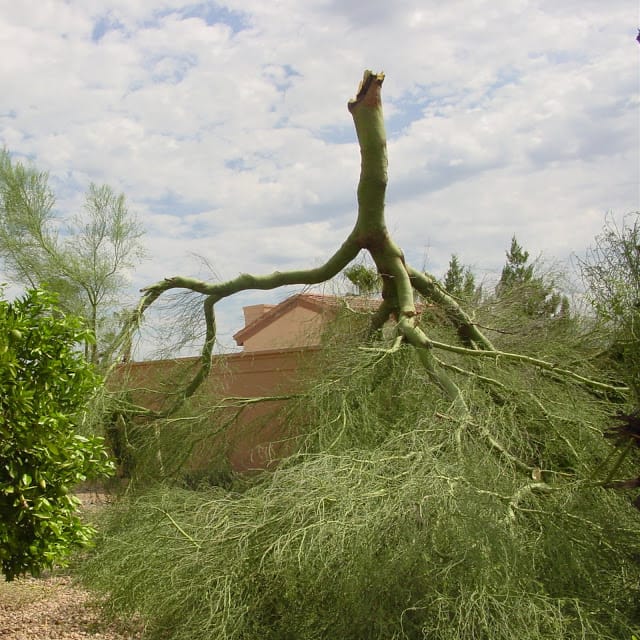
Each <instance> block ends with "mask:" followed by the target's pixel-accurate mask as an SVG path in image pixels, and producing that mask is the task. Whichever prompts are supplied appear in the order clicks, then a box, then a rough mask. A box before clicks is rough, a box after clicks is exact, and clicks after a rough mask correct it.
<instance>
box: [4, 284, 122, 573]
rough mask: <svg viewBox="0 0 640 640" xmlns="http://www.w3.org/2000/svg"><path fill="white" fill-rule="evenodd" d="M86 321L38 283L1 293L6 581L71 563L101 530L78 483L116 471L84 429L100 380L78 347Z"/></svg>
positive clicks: (85, 336) (100, 445) (84, 334)
mask: <svg viewBox="0 0 640 640" xmlns="http://www.w3.org/2000/svg"><path fill="white" fill-rule="evenodd" d="M88 339H91V337H90V335H89V334H88V333H87V331H86V330H85V329H84V328H83V325H82V322H81V321H80V320H79V319H77V318H74V317H71V316H65V315H63V314H62V313H60V312H59V311H56V309H55V306H54V302H53V300H52V298H51V297H50V296H49V295H48V294H45V293H43V292H41V291H31V292H29V293H27V294H26V295H25V296H24V297H23V298H21V299H18V300H16V301H14V302H7V301H6V300H0V563H1V566H2V573H3V574H4V575H5V577H6V578H7V579H8V580H11V579H13V578H14V577H15V576H17V575H20V574H23V573H26V572H30V573H32V574H37V573H39V572H40V571H41V570H42V569H44V568H47V567H51V566H52V565H53V564H54V563H60V562H64V560H65V558H67V557H68V555H69V554H70V553H71V551H72V550H73V548H74V547H77V546H84V545H86V544H87V543H88V542H89V540H90V537H91V535H92V533H93V529H92V528H91V527H89V526H87V525H84V524H83V523H82V522H81V521H80V519H79V517H78V516H77V514H76V511H77V507H78V501H77V499H76V498H75V497H74V496H72V495H71V493H70V491H71V490H72V488H73V487H74V486H75V485H77V484H78V483H80V482H82V481H84V480H86V479H88V478H91V477H96V476H99V475H103V474H108V473H110V472H111V470H112V464H111V462H110V461H109V460H108V457H107V454H106V453H105V450H104V447H103V443H102V440H101V439H100V438H92V437H84V436H81V435H79V434H78V433H77V430H76V427H77V425H78V424H79V422H80V421H82V420H83V418H84V410H85V407H86V404H87V402H88V400H89V399H90V398H91V396H92V395H93V393H94V391H95V390H96V388H97V387H98V385H99V384H100V378H99V377H98V376H97V375H96V374H95V372H94V371H93V369H92V367H91V366H90V365H89V364H88V363H87V362H86V361H85V359H84V357H83V355H82V354H81V353H80V351H79V350H78V349H77V345H78V344H79V343H83V342H84V341H86V340H88Z"/></svg>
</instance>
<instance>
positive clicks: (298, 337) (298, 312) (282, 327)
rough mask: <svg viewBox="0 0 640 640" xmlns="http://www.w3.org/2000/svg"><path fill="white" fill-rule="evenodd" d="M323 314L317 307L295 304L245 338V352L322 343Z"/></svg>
mask: <svg viewBox="0 0 640 640" xmlns="http://www.w3.org/2000/svg"><path fill="white" fill-rule="evenodd" d="M322 322H323V314H321V313H318V310H317V309H315V308H311V309H310V308H309V307H307V306H304V305H295V306H292V307H291V308H290V309H288V310H287V311H286V312H285V313H283V314H282V315H280V316H277V317H276V318H274V319H273V321H272V322H270V323H268V324H265V326H264V327H261V328H260V330H259V331H256V333H255V334H253V335H251V336H249V337H247V338H246V339H245V340H244V350H245V352H247V353H249V352H256V351H263V350H267V349H291V348H295V347H309V346H316V345H319V344H320V333H321V330H322Z"/></svg>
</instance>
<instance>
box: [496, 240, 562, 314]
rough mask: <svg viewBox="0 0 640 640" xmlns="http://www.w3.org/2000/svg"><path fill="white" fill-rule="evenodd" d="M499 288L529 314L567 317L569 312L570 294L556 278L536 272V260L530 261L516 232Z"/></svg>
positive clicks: (501, 296)
mask: <svg viewBox="0 0 640 640" xmlns="http://www.w3.org/2000/svg"><path fill="white" fill-rule="evenodd" d="M495 292H496V295H497V296H498V297H499V298H502V299H503V300H507V299H509V298H511V299H512V300H513V301H514V303H515V307H517V309H518V310H520V311H521V312H522V313H523V314H524V315H525V316H528V317H529V318H555V317H566V316H567V315H568V313H569V299H568V298H567V296H565V295H563V294H561V293H560V292H559V291H557V289H556V286H555V283H554V282H553V280H550V279H549V278H548V277H545V276H544V275H539V274H538V273H537V272H536V266H535V264H533V263H530V262H529V252H528V251H525V250H524V249H523V248H522V246H521V245H520V244H519V243H518V240H517V239H516V236H515V235H514V236H513V237H512V238H511V246H510V247H509V250H508V251H507V261H506V263H505V265H504V267H503V268H502V274H501V276H500V281H499V282H498V284H497V286H496V290H495Z"/></svg>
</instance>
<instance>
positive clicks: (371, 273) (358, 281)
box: [342, 263, 382, 296]
mask: <svg viewBox="0 0 640 640" xmlns="http://www.w3.org/2000/svg"><path fill="white" fill-rule="evenodd" d="M342 273H343V274H344V276H345V278H346V279H347V280H348V281H349V282H350V283H351V284H352V285H353V287H354V288H355V293H356V295H358V296H372V295H375V294H377V293H380V288H381V287H382V280H381V278H380V276H379V275H378V272H377V271H376V270H375V269H374V268H372V267H368V266H367V265H366V264H362V263H356V264H352V265H349V266H348V267H347V268H346V269H345V270H344V271H343V272H342Z"/></svg>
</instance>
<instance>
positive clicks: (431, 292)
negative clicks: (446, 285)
mask: <svg viewBox="0 0 640 640" xmlns="http://www.w3.org/2000/svg"><path fill="white" fill-rule="evenodd" d="M383 81H384V74H383V73H378V74H375V73H373V72H371V71H365V72H364V76H363V79H362V82H361V83H360V86H359V88H358V92H357V95H356V97H355V98H354V99H353V100H350V101H349V103H348V109H349V112H350V113H351V116H352V118H353V122H354V125H355V130H356V134H357V138H358V143H359V147H360V155H361V166H360V180H359V183H358V190H357V196H358V214H357V219H356V223H355V225H354V227H353V230H352V231H351V233H350V234H349V235H348V237H347V238H346V240H345V241H344V242H343V244H342V245H341V246H340V248H339V249H338V250H337V251H336V252H335V253H334V254H333V255H332V256H331V257H330V258H329V259H328V260H327V261H326V262H325V263H324V264H323V265H321V266H320V267H317V268H314V269H305V270H298V271H286V272H280V271H275V272H273V273H271V274H267V275H251V274H247V273H243V274H241V275H239V276H237V277H236V278H233V279H232V280H228V281H226V282H221V283H212V282H205V281H201V280H197V279H193V278H185V277H180V276H175V277H172V278H166V279H164V280H162V281H160V282H157V283H155V284H153V285H150V286H149V287H146V288H145V289H143V290H142V291H143V294H144V295H143V297H142V299H141V300H140V303H139V305H138V307H137V309H136V310H135V311H134V313H133V314H132V319H131V322H130V323H129V325H128V327H127V328H125V330H124V332H123V334H122V342H123V343H125V344H127V343H129V342H130V340H131V335H132V332H133V331H135V329H136V328H137V327H138V325H139V323H140V322H141V320H142V317H143V315H144V313H145V311H146V310H147V309H148V308H149V307H150V306H151V305H152V304H154V303H155V301H156V300H157V299H158V298H159V297H160V296H162V295H163V294H164V293H166V292H168V291H170V290H173V289H185V290H188V291H193V292H196V293H200V294H202V295H204V296H205V299H204V302H203V315H204V321H205V325H206V337H205V342H204V345H203V348H202V352H201V364H200V368H199V370H198V372H197V373H196V375H195V376H194V378H193V379H192V380H191V381H190V382H189V384H188V385H187V386H186V387H185V389H184V390H183V392H182V393H181V394H179V397H178V400H177V401H176V402H175V403H174V405H173V406H172V407H171V408H170V409H169V410H167V411H166V412H164V414H163V415H164V416H167V415H171V414H173V413H175V412H176V411H177V410H178V409H179V407H180V406H181V405H182V404H183V403H184V401H185V400H186V399H187V398H189V397H190V396H192V395H193V394H194V393H195V392H196V390H197V389H198V388H199V386H200V385H201V384H202V382H203V380H204V379H205V378H206V377H207V375H208V374H209V371H210V369H211V358H212V352H213V346H214V343H215V338H216V323H215V312H214V308H215V305H216V303H218V302H219V301H220V300H222V299H224V298H226V297H228V296H231V295H234V294H236V293H240V292H241V291H247V290H251V289H258V290H270V289H275V288H277V287H281V286H285V285H296V284H297V285H311V284H318V283H320V282H325V281H327V280H329V279H331V278H332V277H334V276H335V275H337V274H338V273H339V272H340V271H342V270H343V269H344V268H345V267H346V266H347V265H348V264H349V263H350V262H351V261H353V260H354V259H355V258H356V257H357V255H358V254H359V253H360V251H361V250H366V251H368V252H369V253H370V255H371V257H372V259H373V261H374V263H375V265H376V268H377V270H378V273H379V275H380V277H381V280H382V298H383V300H382V303H381V305H380V306H379V308H378V310H377V311H376V313H375V314H374V316H373V319H372V329H376V328H380V327H382V326H383V325H384V324H385V322H386V321H387V320H388V319H389V318H390V317H394V318H395V319H396V321H397V329H398V332H399V336H400V339H401V340H402V341H404V342H407V343H409V344H411V345H412V346H413V347H414V348H415V349H416V350H417V354H418V356H419V359H420V361H421V362H422V364H423V366H424V367H425V369H426V371H427V374H428V376H429V378H430V379H431V380H432V381H433V382H434V383H435V384H436V385H438V386H439V387H440V388H441V389H442V390H443V392H444V393H445V395H446V396H447V397H448V399H449V400H450V401H451V403H452V405H453V407H454V409H455V410H456V412H458V413H460V414H461V415H463V416H465V415H467V414H468V410H467V407H466V404H465V402H464V399H463V396H462V393H461V392H460V389H459V388H458V386H457V384H456V383H455V382H454V380H453V379H452V378H451V377H450V376H449V374H448V373H447V368H448V367H446V366H443V363H440V361H439V360H438V359H437V358H435V357H434V356H433V353H432V350H433V348H434V347H435V348H440V349H445V348H446V349H449V350H452V351H456V352H457V353H462V354H465V355H467V354H468V355H474V356H490V357H493V358H496V357H502V358H508V359H510V360H515V361H519V362H522V363H526V364H530V365H533V366H536V367H539V368H542V369H546V370H551V371H553V372H555V373H561V374H562V375H565V376H567V377H571V378H573V379H574V380H577V381H579V382H581V383H583V384H587V385H590V386H592V387H595V388H598V389H601V390H610V391H618V392H619V391H621V388H615V387H611V386H610V385H606V384H604V383H598V382H596V381H592V380H589V379H587V378H584V377H582V376H579V375H578V374H575V373H573V372H571V371H568V370H564V369H558V368H557V367H555V366H553V365H551V364H550V363H547V362H544V361H542V360H537V359H535V358H530V357H527V356H520V355H518V354H506V353H503V352H500V351H497V350H496V349H495V348H494V346H493V345H492V343H491V341H490V340H489V339H488V338H487V337H486V336H485V335H484V334H483V333H482V331H481V330H480V328H479V327H478V326H477V325H476V324H474V322H473V321H472V320H471V318H470V317H469V316H468V315H467V313H466V312H465V311H464V310H463V309H462V308H461V307H460V305H459V304H458V303H457V302H456V300H454V299H453V298H452V297H451V296H449V295H448V294H447V292H446V291H445V290H444V289H443V288H442V287H441V286H440V285H439V284H438V282H437V281H436V279H435V278H433V277H432V276H430V275H429V274H426V273H422V272H420V271H418V270H416V269H413V268H412V267H411V266H408V265H407V264H406V263H405V258H404V254H403V252H402V250H401V249H400V247H398V245H396V244H395V242H394V241H393V239H392V238H391V235H390V234H389V231H388V229H387V227H386V222H385V213H384V211H385V209H384V198H385V193H386V187H387V142H386V133H385V127H384V118H383V113H382V100H381V88H382V83H383ZM414 291H416V292H418V293H420V294H421V295H422V296H424V297H425V298H427V299H429V300H431V301H432V302H433V303H435V304H437V305H438V306H439V307H441V308H442V309H443V310H444V311H445V313H446V315H447V317H448V318H449V319H450V321H451V322H452V323H453V325H454V326H455V327H456V330H457V332H458V336H459V338H460V341H461V343H462V344H463V345H464V346H462V347H455V346H453V345H452V346H449V345H444V344H442V343H438V342H434V341H432V340H430V339H429V338H428V336H427V335H426V334H425V333H424V331H423V330H422V329H421V328H420V327H419V326H418V324H417V320H418V314H417V311H416V305H415V301H414ZM397 345H399V342H397Z"/></svg>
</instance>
